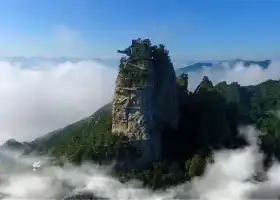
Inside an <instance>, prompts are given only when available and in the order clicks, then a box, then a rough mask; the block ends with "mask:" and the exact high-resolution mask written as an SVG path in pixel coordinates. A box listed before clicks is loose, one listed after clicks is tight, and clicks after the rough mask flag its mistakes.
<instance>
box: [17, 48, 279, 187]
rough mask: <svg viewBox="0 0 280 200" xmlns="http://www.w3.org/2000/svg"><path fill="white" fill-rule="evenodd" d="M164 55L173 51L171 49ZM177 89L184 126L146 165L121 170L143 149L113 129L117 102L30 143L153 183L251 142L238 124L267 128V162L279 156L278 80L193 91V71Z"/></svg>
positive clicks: (206, 83)
mask: <svg viewBox="0 0 280 200" xmlns="http://www.w3.org/2000/svg"><path fill="white" fill-rule="evenodd" d="M164 55H165V56H169V55H168V52H167V51H165V54H164ZM161 56H162V55H161ZM154 59H160V58H156V57H155V58H154ZM162 59H163V60H164V59H166V58H162ZM89 92H90V91H89ZM176 93H177V95H178V101H179V125H178V127H177V128H176V129H175V130H174V129H172V130H171V129H168V128H167V129H165V130H164V131H163V132H162V145H161V146H162V155H163V156H162V159H161V160H160V161H159V162H156V163H153V164H152V165H151V166H150V167H149V168H147V169H145V170H142V171H137V170H134V169H130V170H128V171H127V170H125V171H124V170H119V169H120V168H121V167H119V166H121V161H122V158H123V157H124V156H126V155H136V154H137V153H138V150H137V149H135V148H133V147H132V145H131V144H130V141H129V140H128V138H126V137H124V136H123V137H122V136H118V135H116V134H112V133H111V127H112V116H111V113H112V104H107V105H105V106H104V107H103V108H101V109H100V110H98V111H97V112H96V113H95V114H93V115H92V116H90V117H88V118H85V119H83V120H81V121H79V122H77V123H74V124H71V125H69V126H67V127H65V128H63V129H61V130H57V131H55V132H52V133H50V134H48V135H46V136H45V137H42V138H38V139H37V140H35V141H33V142H31V143H29V144H28V145H29V146H32V147H33V148H34V149H36V150H37V151H40V152H42V153H48V154H51V155H54V156H55V157H57V158H58V159H59V158H62V157H66V158H67V159H69V160H70V161H71V162H73V163H76V164H80V163H82V162H83V161H94V162H98V163H108V162H110V161H114V160H116V161H118V165H117V166H116V168H115V172H118V173H117V175H118V176H119V177H120V178H121V179H122V180H127V179H128V178H133V177H134V178H139V179H141V180H142V181H143V182H144V183H145V184H147V185H149V186H151V187H153V188H162V187H166V186H168V185H172V184H177V183H179V182H182V181H186V180H189V179H190V178H192V177H194V176H198V175H200V174H202V173H203V170H204V166H205V165H206V163H207V162H214V160H213V158H212V152H213V150H215V149H222V148H239V147H242V146H244V145H246V141H245V139H244V138H242V137H241V136H239V134H238V127H239V125H246V124H253V125H256V126H257V128H259V129H260V130H261V131H262V133H263V134H262V135H261V136H260V141H261V148H262V149H263V150H264V152H265V153H266V155H267V158H266V160H265V161H266V164H269V160H270V159H271V158H272V157H273V156H275V157H276V158H278V159H280V137H279V136H280V133H279V130H280V122H279V120H278V109H279V107H280V82H279V81H276V80H268V81H266V82H263V83H261V84H259V85H255V86H246V87H244V86H240V85H239V84H238V83H230V84H228V83H226V82H221V83H218V84H217V85H213V84H212V82H211V80H209V79H208V77H204V78H203V80H202V81H201V83H200V84H199V86H198V87H197V89H196V90H195V91H194V92H191V91H188V76H187V74H182V75H181V76H179V77H177V91H176ZM17 145H18V144H17Z"/></svg>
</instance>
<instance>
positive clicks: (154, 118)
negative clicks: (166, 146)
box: [112, 39, 178, 162]
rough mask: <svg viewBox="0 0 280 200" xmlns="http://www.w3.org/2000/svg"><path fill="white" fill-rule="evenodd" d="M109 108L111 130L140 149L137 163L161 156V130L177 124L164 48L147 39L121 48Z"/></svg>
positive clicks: (171, 72) (172, 79) (172, 78)
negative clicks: (112, 96) (123, 55)
mask: <svg viewBox="0 0 280 200" xmlns="http://www.w3.org/2000/svg"><path fill="white" fill-rule="evenodd" d="M118 52H119V53H124V54H126V55H127V56H128V57H123V58H122V59H121V61H120V71H119V74H118V76H117V80H116V87H115V93H114V100H113V110H112V133H113V134H118V135H125V136H127V137H128V138H129V140H130V141H132V142H135V143H136V146H137V147H139V148H140V152H141V155H142V157H141V158H142V159H141V162H149V161H154V160H158V159H160V158H161V132H162V130H163V129H164V128H166V127H169V128H171V129H172V128H173V129H175V128H176V127H177V124H178V102H177V95H176V75H175V72H174V69H173V65H172V63H171V62H170V59H169V56H168V51H167V50H166V49H165V48H164V46H163V45H159V46H158V47H157V46H152V45H151V42H150V41H149V40H147V39H146V40H141V39H137V40H133V41H132V44H131V46H130V47H129V48H127V49H125V50H124V51H118Z"/></svg>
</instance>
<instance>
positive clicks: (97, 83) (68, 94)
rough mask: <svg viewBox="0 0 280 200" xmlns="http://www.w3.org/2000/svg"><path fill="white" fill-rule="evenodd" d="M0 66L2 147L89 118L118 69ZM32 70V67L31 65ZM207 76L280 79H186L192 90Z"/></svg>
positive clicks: (265, 74) (256, 72) (249, 70)
mask: <svg viewBox="0 0 280 200" xmlns="http://www.w3.org/2000/svg"><path fill="white" fill-rule="evenodd" d="M29 62H30V60H28V61H26V60H24V59H23V60H21V59H14V60H6V61H5V59H4V60H3V59H2V60H1V61H0V102H1V103H0V143H3V142H4V141H5V140H7V139H9V138H16V139H17V140H21V141H22V140H31V139H34V138H36V137H38V136H42V135H43V134H45V133H47V132H49V131H52V130H54V129H57V128H62V127H64V126H65V125H67V124H69V123H72V122H75V121H77V120H80V119H81V118H84V117H87V116H89V115H90V114H92V113H93V112H94V111H95V110H97V109H98V108H100V107H101V106H102V105H104V104H105V103H107V102H109V101H111V100H112V98H113V90H114V84H115V78H116V75H117V67H116V66H115V65H112V66H110V67H109V66H105V65H104V64H102V62H96V61H94V60H75V62H73V60H69V61H67V59H62V60H58V61H57V60H56V61H55V62H47V60H42V62H39V61H38V58H37V60H36V62H35V63H36V66H34V63H33V62H31V64H32V66H30V67H28V65H29V64H30V63H29ZM31 64H30V65H31ZM205 75H207V76H208V77H209V78H210V79H211V80H212V81H213V82H214V83H218V82H219V81H223V80H225V81H228V82H233V81H237V82H239V83H240V84H241V85H251V84H258V83H260V82H262V81H265V80H267V79H279V78H280V62H276V61H275V62H272V63H271V65H270V66H269V67H268V69H265V70H264V69H261V68H260V67H259V66H258V65H251V66H249V67H245V66H243V65H242V64H237V65H236V66H235V67H234V68H229V67H227V66H225V67H224V68H223V69H219V70H218V69H215V68H213V69H205V70H202V72H199V73H190V74H189V81H190V83H189V85H190V88H191V89H194V88H195V87H196V86H197V85H198V83H199V82H200V81H201V80H202V77H203V76H205Z"/></svg>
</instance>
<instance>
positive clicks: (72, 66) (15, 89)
mask: <svg viewBox="0 0 280 200" xmlns="http://www.w3.org/2000/svg"><path fill="white" fill-rule="evenodd" d="M116 74H117V71H116V70H115V69H112V68H108V67H106V66H103V65H101V64H100V63H96V62H94V61H86V60H85V61H80V62H78V63H71V62H64V63H61V64H56V65H54V64H52V65H48V66H46V65H44V64H42V67H41V66H37V67H36V68H26V67H25V68H22V67H21V63H18V64H11V63H9V62H4V61H1V62H0V99H1V100H0V102H1V103H0V143H2V142H4V141H5V140H6V139H8V138H11V137H15V138H16V139H19V140H28V139H31V138H34V137H37V136H40V135H42V134H45V133H47V132H48V131H52V130H54V129H56V128H61V127H63V126H65V125H67V124H69V123H71V122H74V121H76V120H80V119H81V118H83V117H86V116H88V115H90V114H92V113H93V112H94V111H95V110H97V109H98V108H100V107H101V106H102V105H104V104H105V103H107V102H109V101H110V100H111V99H112V95H113V89H114V83H115V78H116Z"/></svg>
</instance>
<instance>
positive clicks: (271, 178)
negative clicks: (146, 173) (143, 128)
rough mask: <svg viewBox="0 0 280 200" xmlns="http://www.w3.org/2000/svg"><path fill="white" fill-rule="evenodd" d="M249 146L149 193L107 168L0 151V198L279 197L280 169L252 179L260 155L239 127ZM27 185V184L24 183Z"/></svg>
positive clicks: (249, 131) (249, 132) (248, 131)
mask: <svg viewBox="0 0 280 200" xmlns="http://www.w3.org/2000/svg"><path fill="white" fill-rule="evenodd" d="M240 133H242V134H243V135H244V136H245V137H247V138H248V141H249V143H250V145H248V146H247V147H245V148H242V149H235V150H224V151H219V152H215V153H214V160H215V163H213V164H211V165H208V166H207V169H206V172H205V174H204V175H203V176H201V177H197V178H194V179H193V180H192V181H191V182H189V183H184V184H182V185H178V186H176V187H174V188H169V189H167V190H166V191H158V192H154V191H151V190H148V189H147V188H144V187H143V186H142V184H141V183H140V182H136V181H130V182H126V183H121V182H119V181H118V180H117V179H115V178H113V177H112V176H111V174H110V167H109V166H107V167H106V166H98V165H94V164H92V163H85V164H83V165H81V166H79V167H75V166H72V165H70V164H66V165H65V166H63V167H58V166H51V165H49V164H50V163H48V162H47V159H46V158H43V157H41V158H38V157H29V156H20V154H15V153H14V152H0V161H2V163H3V159H5V160H4V161H5V162H4V165H2V167H1V168H0V197H1V195H2V196H3V197H2V199H5V200H8V199H46V198H51V199H61V198H62V197H63V196H67V195H71V194H73V193H76V192H91V193H94V194H95V195H96V196H99V197H103V198H107V199H109V200H128V199H130V200H167V199H182V200H183V199H186V200H187V199H193V200H196V199H205V200H236V199H238V200H249V199H277V198H278V197H279V195H280V191H279V187H280V181H279V180H280V177H279V171H280V165H279V163H274V165H273V166H272V167H271V168H270V169H268V172H267V174H266V176H264V177H266V178H265V179H264V180H266V181H264V182H256V181H253V180H252V175H254V173H263V172H264V171H263V166H262V159H263V155H262V153H261V152H260V151H259V148H258V145H257V143H256V141H257V140H256V137H257V136H258V134H259V131H258V130H256V129H255V128H254V127H242V128H241V129H240ZM38 159H40V160H41V161H42V162H43V169H42V170H41V171H37V172H33V171H32V164H33V163H34V162H35V161H36V160H38ZM27 182H28V184H26V183H27Z"/></svg>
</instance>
